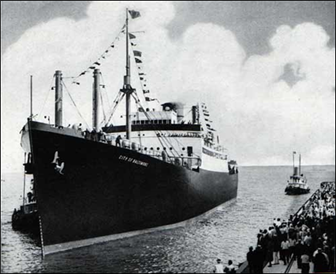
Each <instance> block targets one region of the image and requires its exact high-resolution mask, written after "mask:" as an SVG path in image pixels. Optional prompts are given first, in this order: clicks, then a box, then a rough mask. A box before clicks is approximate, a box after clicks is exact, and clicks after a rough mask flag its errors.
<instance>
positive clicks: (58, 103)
mask: <svg viewBox="0 0 336 274" xmlns="http://www.w3.org/2000/svg"><path fill="white" fill-rule="evenodd" d="M62 105H63V91H62V72H61V71H60V70H56V73H55V126H62V120H63V110H62V108H63V107H62Z"/></svg>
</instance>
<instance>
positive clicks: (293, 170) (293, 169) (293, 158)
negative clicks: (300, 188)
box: [293, 151, 295, 175]
mask: <svg viewBox="0 0 336 274" xmlns="http://www.w3.org/2000/svg"><path fill="white" fill-rule="evenodd" d="M294 154H295V151H293V175H295V165H294Z"/></svg>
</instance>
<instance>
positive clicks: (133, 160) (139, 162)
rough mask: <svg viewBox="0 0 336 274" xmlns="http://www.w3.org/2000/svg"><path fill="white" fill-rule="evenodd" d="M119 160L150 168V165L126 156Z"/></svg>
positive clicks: (120, 157) (121, 156)
mask: <svg viewBox="0 0 336 274" xmlns="http://www.w3.org/2000/svg"><path fill="white" fill-rule="evenodd" d="M119 160H122V161H125V162H128V163H132V164H136V165H139V166H144V167H147V166H148V163H145V162H143V161H140V160H137V159H134V158H132V157H127V156H124V155H120V156H119Z"/></svg>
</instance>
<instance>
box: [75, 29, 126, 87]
mask: <svg viewBox="0 0 336 274" xmlns="http://www.w3.org/2000/svg"><path fill="white" fill-rule="evenodd" d="M124 27H125V25H124V26H123V27H122V28H121V30H120V31H119V33H118V34H117V36H116V37H115V38H114V40H113V42H112V43H111V44H110V46H109V47H108V48H107V49H106V50H105V51H104V53H102V54H100V57H98V59H97V61H96V62H98V61H99V60H101V59H102V58H103V57H104V58H103V59H105V54H106V53H108V52H109V48H110V47H111V46H112V45H113V47H114V44H115V42H116V41H119V40H120V38H119V36H120V34H122V33H124ZM94 63H95V62H94ZM94 63H93V64H94ZM90 67H91V66H89V67H88V68H87V69H86V70H85V71H83V72H81V73H80V74H79V75H78V76H75V77H69V78H73V79H74V81H75V80H77V79H78V78H79V77H81V76H82V75H84V74H85V73H87V72H89V71H90Z"/></svg>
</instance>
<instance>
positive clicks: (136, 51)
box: [133, 50, 142, 57]
mask: <svg viewBox="0 0 336 274" xmlns="http://www.w3.org/2000/svg"><path fill="white" fill-rule="evenodd" d="M133 54H134V56H138V57H141V55H142V53H141V51H138V50H133Z"/></svg>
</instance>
